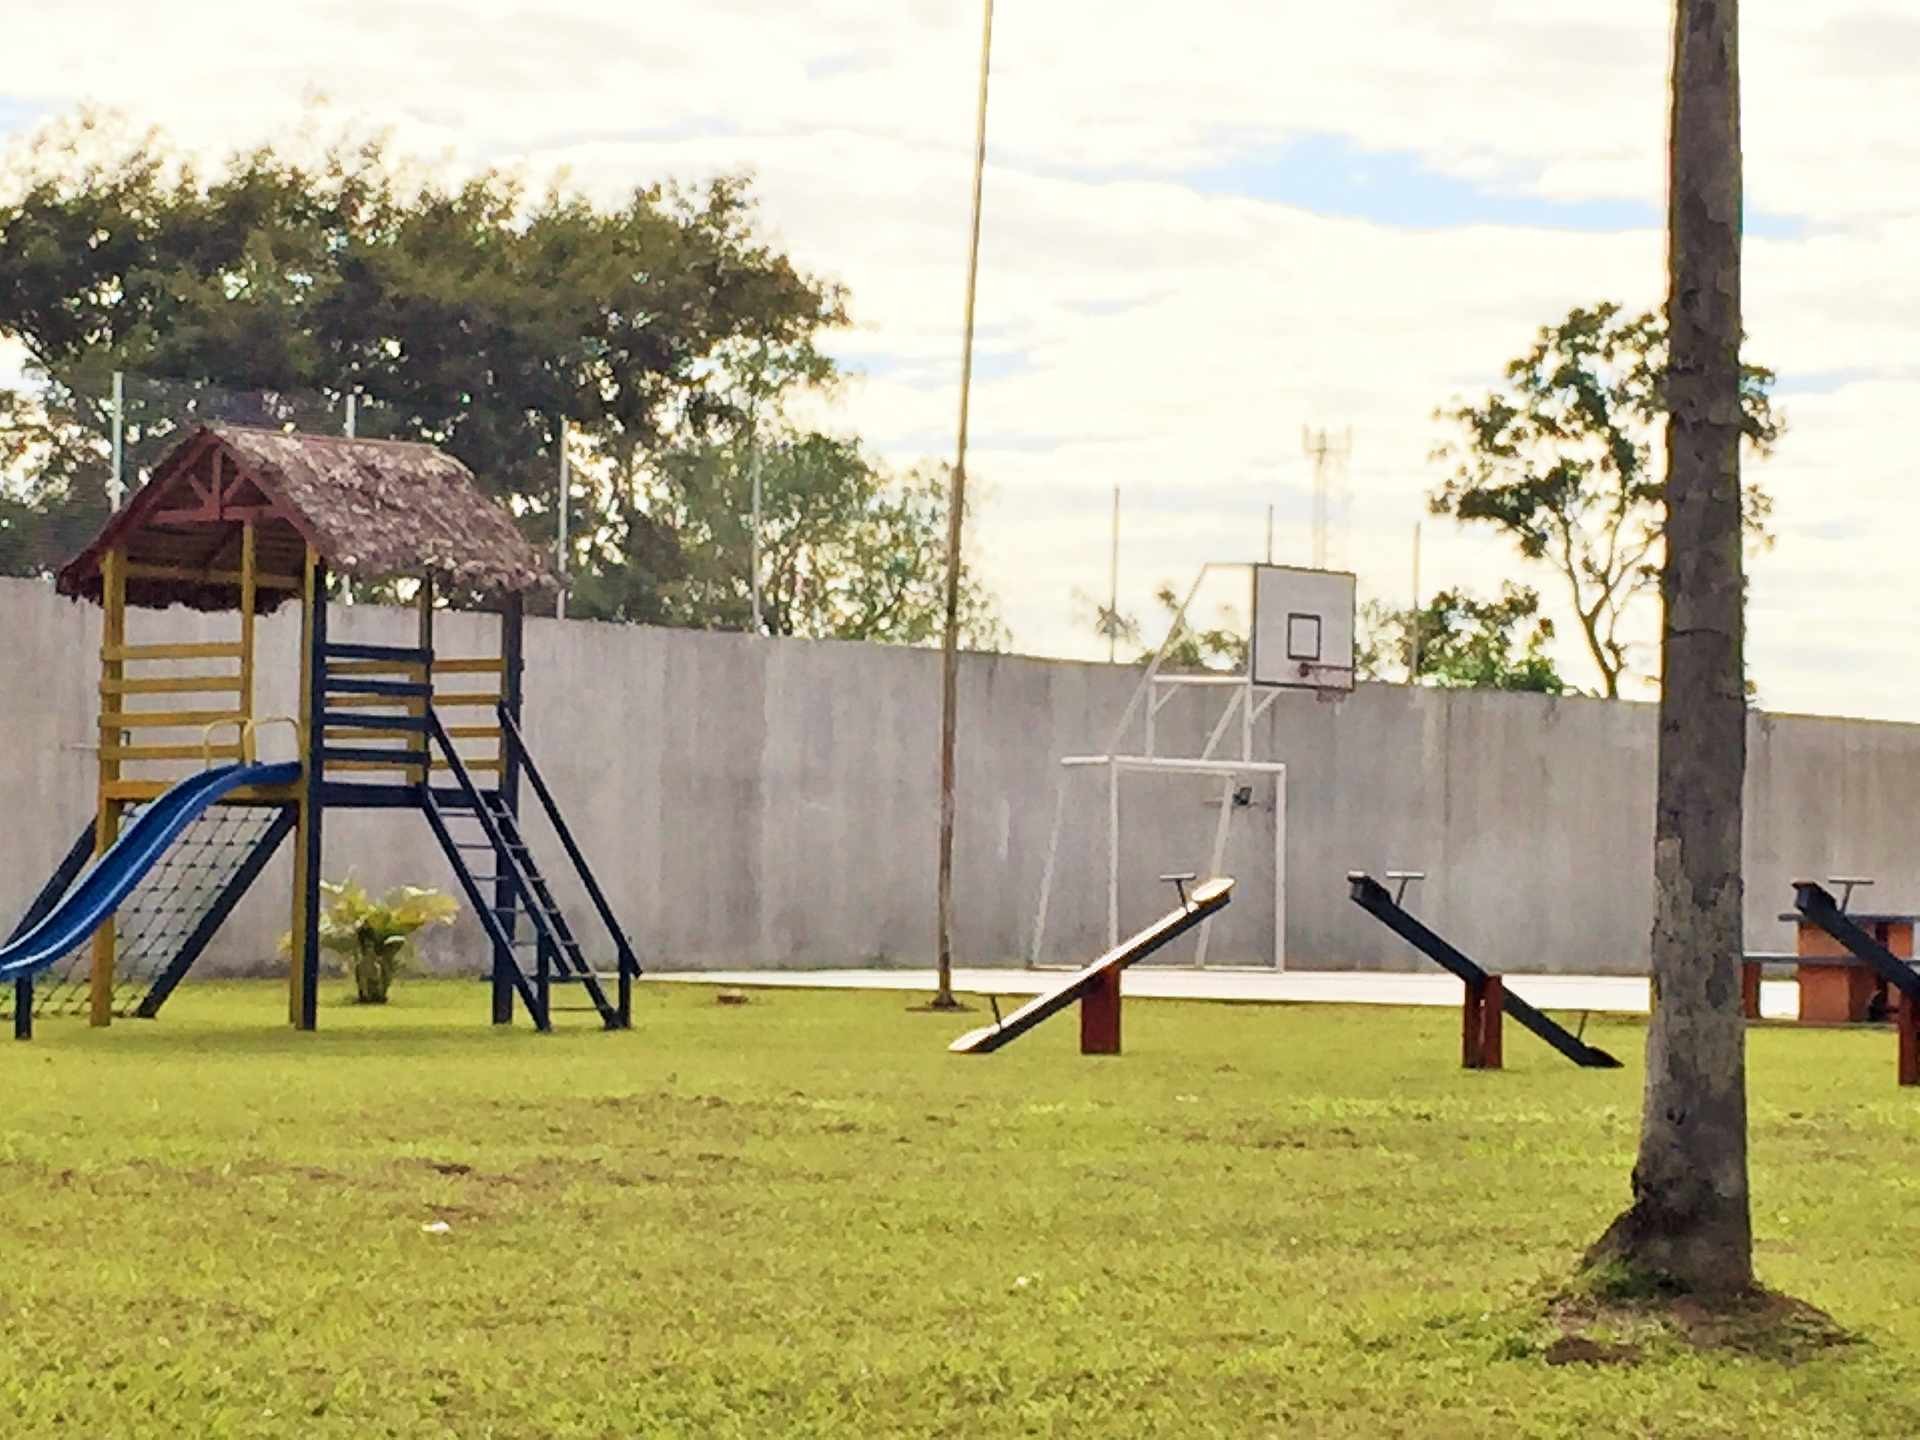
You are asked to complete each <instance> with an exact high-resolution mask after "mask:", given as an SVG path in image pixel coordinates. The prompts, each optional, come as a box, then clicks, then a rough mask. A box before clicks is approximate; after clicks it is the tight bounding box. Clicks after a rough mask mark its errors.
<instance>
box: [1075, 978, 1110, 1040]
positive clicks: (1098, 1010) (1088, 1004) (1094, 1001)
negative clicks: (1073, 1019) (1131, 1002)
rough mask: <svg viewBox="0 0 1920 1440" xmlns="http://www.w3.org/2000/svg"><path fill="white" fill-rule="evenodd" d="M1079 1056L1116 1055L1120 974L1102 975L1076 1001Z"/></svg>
mask: <svg viewBox="0 0 1920 1440" xmlns="http://www.w3.org/2000/svg"><path fill="white" fill-rule="evenodd" d="M1080 1053H1081V1054H1082V1055H1118V1054H1119V1053H1120V972H1119V971H1118V970H1114V971H1111V972H1109V973H1108V974H1105V975H1102V976H1101V977H1100V978H1099V979H1098V980H1096V981H1095V982H1094V984H1093V988H1092V989H1090V990H1088V991H1087V993H1086V995H1085V996H1084V997H1082V999H1081V1001H1080Z"/></svg>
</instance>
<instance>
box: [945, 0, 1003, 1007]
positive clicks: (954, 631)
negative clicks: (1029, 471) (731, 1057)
mask: <svg viewBox="0 0 1920 1440" xmlns="http://www.w3.org/2000/svg"><path fill="white" fill-rule="evenodd" d="M992 53H993V0H985V18H984V20H983V22H982V27H981V33H980V105H979V112H978V118H977V120H976V122H975V126H974V137H973V229H972V235H971V238H970V240H969V242H968V245H967V310H966V327H965V335H964V339H963V340H962V341H961V350H960V435H959V441H958V443H957V445H956V447H955V458H954V463H953V493H952V494H951V495H950V496H949V497H948V498H947V625H946V633H945V636H944V638H943V640H942V642H941V647H940V895H939V927H940V935H939V952H938V953H939V965H940V992H939V993H938V994H937V995H935V996H934V997H933V1008H934V1009H936V1010H957V1009H959V1008H960V1002H959V1001H958V1000H956V999H954V997H953V812H954V805H953V748H954V731H955V728H956V725H957V723H958V720H959V679H960V527H961V522H962V520H963V519H964V518H965V516H966V508H967V405H968V401H969V400H970V399H971V398H972V392H973V299H974V292H975V289H976V282H977V280H978V278H979V274H980V192H981V187H982V182H983V181H984V179H985V176H986V169H987V75H988V69H989V63H988V62H989V59H990V57H991V55H992Z"/></svg>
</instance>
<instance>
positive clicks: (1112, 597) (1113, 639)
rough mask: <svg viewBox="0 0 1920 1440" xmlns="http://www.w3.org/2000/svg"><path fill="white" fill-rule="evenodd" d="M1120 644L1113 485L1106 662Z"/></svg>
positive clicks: (1117, 496)
mask: <svg viewBox="0 0 1920 1440" xmlns="http://www.w3.org/2000/svg"><path fill="white" fill-rule="evenodd" d="M1119 644H1120V487H1119V486H1118V485H1116V486H1114V487H1113V550H1112V552H1111V553H1110V554H1109V555H1108V557H1107V663H1108V664H1109V665H1111V664H1113V662H1114V659H1115V658H1116V655H1117V653H1118V647H1119Z"/></svg>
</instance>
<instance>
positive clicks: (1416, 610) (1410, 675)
mask: <svg viewBox="0 0 1920 1440" xmlns="http://www.w3.org/2000/svg"><path fill="white" fill-rule="evenodd" d="M1407 629H1408V631H1409V634H1410V639H1411V642H1412V649H1413V656H1412V659H1411V661H1410V662H1409V664H1408V666H1407V683H1408V684H1409V685H1418V684H1419V683H1420V522H1419V521H1418V520H1416V521H1414V522H1413V611H1412V618H1411V620H1410V622H1409V624H1408V626H1407Z"/></svg>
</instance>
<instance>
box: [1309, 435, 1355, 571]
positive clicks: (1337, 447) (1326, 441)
mask: <svg viewBox="0 0 1920 1440" xmlns="http://www.w3.org/2000/svg"><path fill="white" fill-rule="evenodd" d="M1300 441H1301V444H1302V446H1303V447H1304V448H1305V450H1306V452H1307V458H1308V459H1310V460H1312V461H1313V568H1314V569H1316V570H1324V569H1326V568H1327V525H1328V518H1329V510H1330V509H1331V506H1330V504H1329V497H1330V495H1331V492H1332V488H1333V479H1334V476H1335V474H1336V473H1337V474H1338V475H1339V476H1340V479H1341V485H1342V487H1343V488H1344V486H1345V483H1346V481H1345V476H1346V463H1347V456H1349V455H1351V454H1352V453H1353V431H1351V430H1347V431H1345V432H1343V433H1342V434H1341V435H1340V436H1339V438H1337V439H1336V438H1334V437H1332V436H1329V435H1328V434H1327V432H1326V431H1325V430H1321V431H1319V432H1318V433H1315V432H1314V431H1313V430H1311V429H1307V430H1303V431H1301V434H1300Z"/></svg>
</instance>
